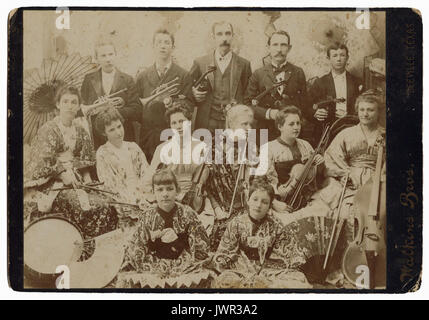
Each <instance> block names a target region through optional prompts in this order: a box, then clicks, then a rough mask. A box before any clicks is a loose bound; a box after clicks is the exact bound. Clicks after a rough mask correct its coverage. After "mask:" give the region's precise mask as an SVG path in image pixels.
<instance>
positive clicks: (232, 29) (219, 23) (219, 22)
mask: <svg viewBox="0 0 429 320" xmlns="http://www.w3.org/2000/svg"><path fill="white" fill-rule="evenodd" d="M222 24H228V25H229V26H230V28H231V32H232V34H234V28H233V27H232V23H231V22H226V21H217V22H215V23H213V24H212V34H215V29H216V26H220V25H222Z"/></svg>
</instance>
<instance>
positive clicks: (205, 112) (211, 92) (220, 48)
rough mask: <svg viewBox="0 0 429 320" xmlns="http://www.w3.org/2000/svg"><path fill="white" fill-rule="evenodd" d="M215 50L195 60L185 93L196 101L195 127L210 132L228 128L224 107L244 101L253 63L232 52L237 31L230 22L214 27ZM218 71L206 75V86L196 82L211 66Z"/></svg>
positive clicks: (215, 24)
mask: <svg viewBox="0 0 429 320" xmlns="http://www.w3.org/2000/svg"><path fill="white" fill-rule="evenodd" d="M212 36H213V39H214V40H215V42H216V49H215V51H214V52H213V53H210V54H209V55H206V56H203V57H200V58H197V59H195V61H194V64H193V66H192V68H191V70H190V71H189V75H188V79H187V83H186V90H185V94H186V96H187V97H188V98H189V99H190V100H192V101H193V102H194V103H196V104H197V106H198V110H197V114H196V121H195V122H196V123H195V124H194V128H196V129H198V128H206V129H209V130H211V131H214V130H215V129H223V128H225V107H226V105H228V104H230V103H231V102H233V101H235V102H237V103H242V102H243V100H244V92H245V90H246V87H247V83H248V80H249V77H250V75H251V73H252V71H251V68H250V62H249V61H248V60H246V59H244V58H242V57H240V56H238V55H237V54H235V53H234V52H232V51H231V42H232V40H233V37H234V30H233V27H232V24H231V23H228V22H224V21H222V22H216V23H214V24H213V26H212ZM209 66H211V67H213V66H214V67H216V70H215V71H214V72H212V73H210V74H208V75H207V82H208V83H206V84H207V85H206V88H205V89H203V90H201V88H195V87H194V83H195V81H196V80H197V79H199V78H200V76H201V75H202V74H203V73H205V72H206V71H207V69H208V67H209Z"/></svg>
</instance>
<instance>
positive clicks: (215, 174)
mask: <svg viewBox="0 0 429 320" xmlns="http://www.w3.org/2000/svg"><path fill="white" fill-rule="evenodd" d="M222 147H223V148H222ZM239 152H240V148H239V146H238V144H237V143H234V145H231V146H230V145H228V144H227V143H224V144H215V143H213V155H212V157H213V158H212V159H213V164H212V165H210V166H209V168H210V176H209V179H208V184H207V188H208V194H209V197H210V200H211V203H212V205H213V208H216V207H221V208H222V210H223V211H224V212H225V213H227V214H228V213H229V210H230V208H231V203H232V198H233V194H234V189H235V185H236V182H237V176H238V173H239V169H240V163H239V162H238V159H239V155H238V153H239ZM255 153H256V151H255ZM240 158H241V155H240ZM231 162H233V163H231ZM222 163H223V164H222ZM240 179H243V180H241V181H239V184H238V187H237V191H236V195H235V198H234V202H233V203H232V211H231V215H230V216H229V217H228V218H227V219H225V220H216V221H215V224H214V226H213V233H212V235H211V237H210V248H211V250H212V251H216V249H217V247H218V245H219V242H220V240H221V238H222V235H223V233H224V231H225V229H226V226H227V223H228V222H229V221H231V220H232V219H233V218H234V217H235V216H237V215H240V214H242V213H243V210H244V208H245V206H246V203H247V197H248V196H247V192H248V189H249V183H250V167H249V165H246V166H245V170H244V175H243V176H242V177H240Z"/></svg>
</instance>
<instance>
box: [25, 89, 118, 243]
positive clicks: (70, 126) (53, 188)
mask: <svg viewBox="0 0 429 320" xmlns="http://www.w3.org/2000/svg"><path fill="white" fill-rule="evenodd" d="M80 103H81V98H80V95H79V91H78V89H76V88H75V87H72V86H65V87H62V88H60V89H59V90H58V93H57V96H56V107H57V109H58V115H57V116H56V117H55V118H54V119H52V120H50V121H48V122H46V123H45V124H44V125H43V126H42V127H41V128H40V129H39V131H38V133H37V136H36V137H35V139H34V140H33V142H32V143H31V151H30V157H29V162H28V164H27V165H26V169H27V170H26V172H25V173H24V177H25V178H24V188H25V190H24V191H25V193H26V192H28V193H32V194H33V197H31V200H29V201H26V203H25V205H24V214H25V218H26V221H28V220H29V221H32V220H34V219H36V218H40V217H44V216H47V215H52V214H56V215H60V216H62V217H65V218H66V219H68V220H69V221H70V222H72V223H74V224H75V225H77V226H78V227H79V229H80V231H81V232H82V235H83V237H84V238H85V239H87V238H91V237H95V236H98V235H100V234H103V233H106V232H109V231H112V230H114V229H116V227H117V223H118V218H117V213H116V210H115V209H114V208H113V207H111V206H109V204H108V202H109V201H111V197H110V195H109V194H108V193H103V192H98V191H95V190H94V189H93V188H90V187H87V188H86V187H85V186H87V184H88V183H89V182H91V179H90V174H89V172H90V168H91V167H93V166H94V165H95V153H94V149H93V145H92V142H91V139H90V137H89V134H88V133H87V132H86V131H85V129H84V128H83V127H82V126H80V125H78V124H77V123H76V122H75V121H74V119H75V116H76V113H77V112H78V110H79V108H80Z"/></svg>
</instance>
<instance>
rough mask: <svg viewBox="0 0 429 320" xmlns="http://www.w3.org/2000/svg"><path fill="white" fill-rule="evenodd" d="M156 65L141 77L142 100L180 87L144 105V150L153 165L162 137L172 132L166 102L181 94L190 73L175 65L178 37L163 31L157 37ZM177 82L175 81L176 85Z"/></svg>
mask: <svg viewBox="0 0 429 320" xmlns="http://www.w3.org/2000/svg"><path fill="white" fill-rule="evenodd" d="M153 49H154V52H155V56H156V57H155V63H154V64H153V65H151V66H150V67H149V68H147V69H145V70H144V71H142V72H141V73H139V74H138V76H137V90H138V96H139V98H140V99H141V100H142V99H144V98H147V97H149V96H151V95H152V94H153V91H154V90H155V89H156V88H158V87H159V86H161V85H163V84H166V83H168V82H171V84H178V86H177V87H175V88H173V89H172V90H170V91H168V92H167V93H166V94H163V95H161V96H159V97H158V98H156V99H155V100H153V101H152V102H149V103H147V104H145V105H143V108H142V109H141V115H140V117H139V119H140V120H141V124H142V126H141V129H140V141H139V144H140V147H141V148H142V150H143V152H144V153H145V155H146V158H147V159H148V161H149V162H150V161H151V160H152V157H153V154H154V152H155V150H156V147H157V146H158V145H159V144H161V142H162V141H160V139H159V137H160V134H161V132H162V130H164V129H167V128H169V124H168V123H167V121H166V120H165V117H164V114H165V111H166V110H165V105H164V102H163V101H164V98H166V97H168V96H170V95H172V94H178V93H180V92H181V90H182V87H183V83H184V79H185V76H186V74H187V72H186V70H185V69H183V68H181V67H180V66H179V65H177V64H176V63H174V62H173V59H172V54H173V50H174V36H173V35H172V34H171V33H170V32H168V31H167V30H166V29H159V30H157V31H155V33H154V35H153ZM175 79H176V80H175ZM173 80H175V81H173Z"/></svg>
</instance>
